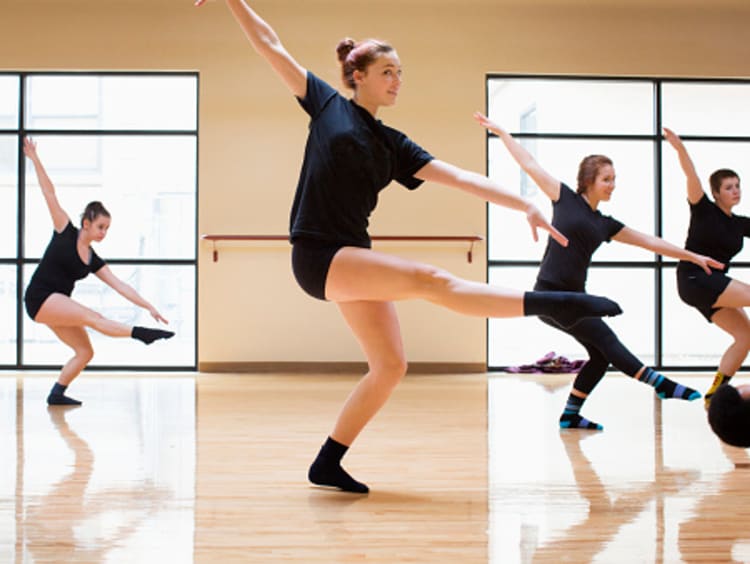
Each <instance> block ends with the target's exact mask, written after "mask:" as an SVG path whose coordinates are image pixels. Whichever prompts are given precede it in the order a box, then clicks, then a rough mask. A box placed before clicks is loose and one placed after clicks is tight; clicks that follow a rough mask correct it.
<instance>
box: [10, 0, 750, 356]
mask: <svg viewBox="0 0 750 564" xmlns="http://www.w3.org/2000/svg"><path fill="white" fill-rule="evenodd" d="M254 5H255V7H256V9H257V10H258V11H259V12H260V13H261V14H262V15H263V16H264V17H266V18H267V19H268V21H269V22H270V23H271V24H272V25H274V27H275V28H276V30H277V32H278V33H279V35H280V36H281V37H282V39H283V40H284V42H285V44H286V46H287V48H288V49H289V51H290V52H292V53H293V54H294V55H295V56H296V57H297V58H298V60H299V61H300V62H301V64H303V65H304V66H306V67H308V68H310V69H312V70H313V71H315V72H316V73H317V74H318V75H319V76H321V77H323V78H325V79H327V80H329V81H331V82H333V83H334V84H336V85H337V84H338V82H337V68H336V66H335V60H334V56H333V48H334V46H335V44H336V42H337V41H338V39H340V38H341V37H343V36H346V35H350V36H353V37H355V38H362V37H364V36H377V37H381V38H384V39H387V40H389V41H390V42H392V43H393V44H394V45H395V46H396V47H397V49H398V51H399V54H400V56H401V60H402V63H403V65H404V78H405V85H404V88H403V89H402V93H401V96H400V99H399V103H398V105H397V106H396V107H395V108H391V109H386V110H384V111H383V112H382V114H381V116H380V117H381V118H382V119H383V120H384V121H386V123H388V124H390V125H392V126H394V127H396V128H398V129H402V130H404V131H405V132H407V134H409V136H410V137H412V138H413V139H414V140H415V141H417V142H418V143H420V144H421V145H423V146H424V147H425V148H427V149H428V150H429V151H430V152H432V153H433V154H434V155H436V156H437V157H439V158H441V159H444V160H448V161H450V162H453V163H455V164H458V165H461V166H464V167H467V168H470V169H474V170H478V171H484V166H485V148H484V136H483V133H482V131H481V130H480V129H479V127H478V126H476V125H475V124H474V123H473V121H472V120H471V112H472V111H473V110H475V109H483V108H484V77H485V73H487V72H516V73H565V74H568V73H592V74H607V75H659V76H699V77H703V76H722V77H745V78H746V77H748V76H750V43H749V42H748V41H747V39H746V34H747V32H748V24H750V2H747V0H713V1H712V2H702V1H698V0H688V1H682V0H680V1H678V0H653V1H646V0H635V1H633V0H621V1H615V0H598V1H596V0H589V1H585V0H579V1H574V2H563V1H558V0H498V1H494V2H493V1H489V0H486V1H477V0H475V1H471V0H455V1H452V2H448V1H445V0H443V1H426V0H422V1H420V0H398V1H395V0H389V1H381V2H372V1H365V0H350V1H348V2H343V1H339V0H286V1H283V0H275V1H269V0H266V1H258V2H255V3H254ZM0 68H2V69H8V70H28V69H53V70H70V69H86V70H88V69H94V70H121V69H124V70H141V69H147V70H151V69H169V70H198V71H200V76H201V92H200V96H201V98H200V133H201V137H200V198H199V214H200V223H199V232H200V233H250V234H267V233H274V234H283V233H286V230H287V221H288V209H289V205H290V202H291V199H292V195H293V189H294V186H295V182H296V177H297V173H298V169H299V164H300V159H301V155H302V150H303V143H304V138H305V133H306V127H307V120H306V116H305V114H304V112H302V110H301V109H299V108H298V107H297V105H296V103H295V102H294V100H293V99H291V98H290V96H289V95H288V94H287V92H286V91H285V89H284V88H283V86H282V85H281V83H280V82H279V81H278V80H277V79H276V77H275V76H274V75H273V74H272V73H271V72H270V70H269V69H268V68H267V67H266V66H265V65H264V63H263V62H262V60H261V59H259V57H257V56H256V55H255V53H254V52H253V51H252V49H251V48H250V47H249V45H248V44H247V43H246V42H245V39H244V38H243V36H242V35H241V33H240V31H239V29H238V28H237V26H236V24H235V23H234V22H233V20H232V19H231V17H230V15H229V13H228V11H227V10H226V9H225V7H224V6H222V5H221V3H219V2H216V3H212V4H209V5H208V6H205V7H203V8H201V9H194V8H193V7H192V6H191V1H190V0H127V1H126V0H2V15H1V16H0ZM371 232H372V233H373V234H425V235H430V234H454V235H462V234H480V235H484V234H485V206H484V204H483V203H482V202H479V201H476V200H473V199H471V198H469V197H468V196H465V195H462V194H458V193H452V191H450V190H449V189H446V188H443V187H439V186H434V185H425V186H424V187H422V188H420V189H419V190H418V191H416V192H415V193H407V192H406V190H403V189H401V188H400V187H398V186H393V187H391V188H390V189H389V190H387V191H386V192H385V193H383V195H382V197H381V203H380V206H379V208H378V210H377V212H376V213H375V215H374V217H373V219H372V228H371ZM520 235H521V236H526V234H525V233H523V234H520ZM380 248H382V249H387V250H390V251H393V252H394V253H398V254H401V255H403V256H407V257H412V258H415V259H419V260H423V261H426V262H431V263H434V264H437V265H439V266H442V267H445V268H447V269H449V270H451V271H452V272H454V273H456V274H458V275H461V276H465V277H468V278H472V279H475V280H484V277H485V262H484V254H485V247H484V245H481V246H480V247H479V248H477V249H476V251H477V252H476V253H475V257H476V259H478V260H475V261H474V263H473V264H471V265H469V264H467V262H466V260H465V248H464V247H463V246H461V245H448V246H445V247H440V246H434V245H433V246H427V245H425V246H405V245H400V244H396V245H392V246H390V247H385V246H380ZM199 261H200V268H199V285H200V286H199V316H200V317H199V320H200V327H199V361H200V362H201V363H220V362H227V363H243V362H284V361H358V360H361V359H362V355H361V353H360V351H359V349H358V347H357V344H356V342H355V341H354V339H353V338H352V337H351V336H350V335H349V333H348V331H347V329H346V327H345V326H344V323H343V321H342V320H341V318H340V317H339V315H338V312H337V311H336V308H335V307H334V306H333V305H330V304H324V303H319V302H316V301H314V300H312V299H310V298H308V297H306V296H305V295H304V294H302V292H301V291H300V290H299V289H298V288H297V287H296V285H295V283H294V281H293V279H292V276H291V273H290V269H289V264H288V263H289V250H288V246H287V245H286V244H282V243H275V244H266V245H260V244H255V245H244V246H236V245H235V246H231V247H222V249H221V252H220V260H219V262H218V263H213V262H212V261H211V253H210V247H209V246H208V245H202V246H201V249H200V255H199ZM185 307H191V305H190V304H185ZM398 308H399V312H400V314H401V320H402V329H403V333H404V341H405V344H406V349H407V353H408V356H409V357H410V359H411V360H412V361H422V362H457V363H483V362H484V359H485V346H486V345H485V322H484V320H482V319H470V318H464V317H461V316H459V315H456V314H453V313H451V312H447V311H443V310H441V309H439V308H437V307H434V306H431V305H428V304H423V303H404V304H399V305H398Z"/></svg>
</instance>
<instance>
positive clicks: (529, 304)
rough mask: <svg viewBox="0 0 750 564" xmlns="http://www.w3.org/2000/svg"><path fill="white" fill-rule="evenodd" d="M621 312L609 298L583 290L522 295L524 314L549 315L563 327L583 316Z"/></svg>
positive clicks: (569, 325)
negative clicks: (591, 294) (592, 294)
mask: <svg viewBox="0 0 750 564" xmlns="http://www.w3.org/2000/svg"><path fill="white" fill-rule="evenodd" d="M621 313H622V310H621V309H620V306H619V305H617V303H616V302H613V301H612V300H610V299H609V298H602V297H600V296H590V295H589V294H586V293H584V292H526V293H524V295H523V314H524V315H543V316H546V317H551V318H552V319H554V320H555V321H556V322H557V323H559V324H560V325H562V326H563V327H571V326H573V325H575V323H576V322H577V321H580V320H581V319H582V318H584V317H605V316H607V317H609V316H613V315H620V314H621Z"/></svg>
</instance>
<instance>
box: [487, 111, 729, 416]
mask: <svg viewBox="0 0 750 564" xmlns="http://www.w3.org/2000/svg"><path fill="white" fill-rule="evenodd" d="M475 117H476V119H477V121H478V122H479V123H480V124H481V125H482V126H484V127H486V128H487V129H489V130H490V131H492V132H493V133H495V134H496V135H497V136H498V137H500V139H501V140H502V142H503V144H504V145H505V147H506V148H507V149H508V152H509V153H510V154H511V156H512V157H513V158H514V159H515V160H516V162H517V163H518V164H519V165H520V166H521V168H522V169H523V170H524V171H525V172H526V173H527V174H528V175H529V176H530V177H531V178H532V179H533V180H534V182H536V183H537V184H538V185H539V187H540V188H541V189H542V191H543V192H544V193H545V194H546V195H547V196H548V197H549V199H550V200H552V208H553V212H552V225H553V226H554V227H557V228H558V229H560V230H561V231H563V232H564V233H565V234H566V235H567V236H568V238H569V240H570V246H569V247H568V248H567V249H563V248H562V247H561V246H560V245H558V244H557V243H556V242H555V241H551V240H550V241H549V243H548V244H547V249H546V250H545V252H544V257H543V258H542V265H541V268H540V269H539V274H538V276H537V282H536V286H535V289H537V290H570V291H574V292H585V291H586V275H587V271H588V267H589V264H590V263H591V255H592V254H593V253H594V251H595V250H596V249H597V248H598V247H599V245H601V244H602V243H603V242H605V241H607V242H609V241H611V240H612V239H614V240H615V241H619V242H621V243H627V244H629V245H635V246H638V247H642V248H644V249H648V250H651V251H653V252H654V253H658V254H661V255H666V256H670V257H674V258H678V259H680V260H684V261H687V262H690V263H694V264H695V265H697V266H696V269H698V270H701V271H705V272H710V271H711V269H710V267H713V268H721V267H722V264H721V263H720V262H718V261H716V260H714V259H712V258H710V257H707V256H704V255H699V254H696V253H694V252H691V251H687V250H685V249H681V248H679V247H677V246H675V245H672V244H671V243H667V242H666V241H664V240H663V239H660V238H658V237H654V236H653V235H648V234H646V233H641V232H639V231H635V230H634V229H631V228H629V227H626V226H625V225H623V224H622V223H620V222H619V221H617V220H615V219H613V218H611V217H609V216H606V215H603V214H602V213H601V212H600V211H599V210H598V207H599V203H600V202H606V201H609V199H610V197H611V196H612V191H613V190H614V188H615V171H614V168H613V166H612V161H611V160H610V159H609V158H607V157H605V156H602V155H591V156H588V157H586V158H585V159H584V160H583V161H582V162H581V166H580V168H579V171H578V191H577V193H576V192H573V190H571V189H570V188H568V186H566V185H565V184H563V183H562V182H560V181H559V180H557V179H556V178H554V177H552V176H551V175H550V174H549V173H548V172H547V171H545V170H544V169H543V168H542V167H541V166H540V165H539V163H537V161H536V159H534V157H533V156H532V155H531V154H530V153H529V152H528V151H527V150H526V149H524V148H523V147H522V146H521V144H520V143H518V142H517V141H516V140H515V139H513V137H512V136H511V135H510V134H509V133H508V132H507V131H505V130H504V129H503V128H501V127H500V126H499V125H497V124H495V123H494V122H492V121H491V120H489V119H488V118H487V117H486V116H484V115H482V114H479V113H477V114H476V116H475ZM542 321H544V322H545V323H547V324H548V325H551V326H553V327H556V328H557V329H560V330H562V331H564V332H566V333H568V334H569V335H571V336H572V337H573V338H574V339H576V341H578V342H579V343H580V344H581V345H583V347H584V348H585V349H586V352H587V353H588V355H589V360H588V362H587V363H586V364H585V365H584V366H583V368H581V371H580V372H579V373H578V375H577V377H576V379H575V381H574V382H573V389H572V390H571V393H570V396H569V397H568V402H567V404H566V406H565V409H564V410H563V413H562V415H561V416H560V427H562V428H579V429H598V430H601V429H602V426H601V425H599V424H598V423H594V422H593V421H589V420H588V419H586V418H584V417H583V416H581V415H580V409H581V407H582V405H583V403H584V402H585V401H586V398H587V397H588V395H589V394H590V393H591V392H592V390H593V389H594V387H595V386H596V385H597V384H598V383H599V381H600V380H601V379H602V377H603V376H604V374H605V372H606V371H607V368H608V367H609V365H610V364H613V365H614V366H615V367H616V368H617V369H618V370H621V371H622V372H624V373H625V374H627V375H628V376H630V377H632V378H636V379H638V380H640V381H642V382H645V383H647V384H650V385H651V386H653V387H654V388H655V390H656V393H657V395H658V396H659V397H660V398H662V399H666V398H678V399H685V400H688V401H691V400H694V399H697V398H699V397H700V394H699V393H698V392H696V391H695V390H693V389H691V388H688V387H686V386H682V385H681V384H677V383H676V382H673V381H672V380H670V379H668V378H666V377H665V376H663V375H662V374H659V373H658V372H656V371H654V370H653V369H651V368H649V367H647V366H645V365H644V364H643V363H642V362H641V361H640V360H638V359H637V358H636V357H635V356H634V355H633V354H632V353H631V352H630V351H629V350H628V349H626V348H625V346H624V345H623V344H622V343H621V342H620V340H619V339H618V338H617V335H615V334H614V332H613V331H612V330H611V329H610V328H609V326H608V325H607V324H606V323H604V321H602V320H601V319H584V320H581V321H580V322H578V323H576V324H575V325H573V326H572V327H561V326H560V324H559V323H558V322H557V321H555V320H554V319H550V318H548V317H542Z"/></svg>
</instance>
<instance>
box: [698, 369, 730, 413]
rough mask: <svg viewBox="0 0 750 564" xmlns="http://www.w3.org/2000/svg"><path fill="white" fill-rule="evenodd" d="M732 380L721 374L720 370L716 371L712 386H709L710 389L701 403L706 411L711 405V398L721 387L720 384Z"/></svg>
mask: <svg viewBox="0 0 750 564" xmlns="http://www.w3.org/2000/svg"><path fill="white" fill-rule="evenodd" d="M731 379H732V376H727V375H726V374H722V373H721V371H720V370H717V371H716V376H714V381H713V384H711V387H710V388H709V389H708V391H707V392H706V395H705V396H703V403H704V405H705V406H706V409H708V406H709V405H710V404H711V397H712V396H713V395H714V393H716V390H717V389H718V388H719V386H721V385H722V384H727V383H728V382H729V380H731Z"/></svg>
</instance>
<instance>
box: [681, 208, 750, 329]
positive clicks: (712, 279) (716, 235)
mask: <svg viewBox="0 0 750 564" xmlns="http://www.w3.org/2000/svg"><path fill="white" fill-rule="evenodd" d="M744 237H750V218H748V217H745V216H742V215H735V214H731V215H727V214H725V213H724V212H723V211H722V210H721V208H719V206H717V205H716V204H715V203H714V202H712V201H711V200H709V198H708V196H706V194H703V197H702V198H701V199H700V200H698V202H697V203H695V204H690V226H689V227H688V235H687V240H686V241H685V248H686V249H687V250H689V251H693V252H694V253H698V254H701V255H707V256H710V257H713V258H715V259H716V260H718V261H720V262H723V263H724V264H725V265H726V268H725V269H724V270H723V271H722V270H712V271H711V274H710V275H709V274H706V273H705V271H704V270H703V269H702V268H701V267H700V266H698V265H696V264H693V263H692V262H685V261H680V262H679V264H678V265H677V290H678V291H679V293H680V298H681V299H682V301H684V302H685V303H686V304H688V305H691V306H693V307H695V308H696V309H697V310H698V311H700V312H701V313H702V314H703V316H704V317H705V318H706V319H707V320H708V321H711V317H712V316H713V314H714V313H716V312H717V311H718V308H715V307H713V304H714V303H716V300H717V299H718V297H719V295H721V293H722V292H723V291H724V290H725V289H726V287H727V286H728V285H729V283H730V282H731V281H732V279H731V278H730V277H729V276H727V275H726V274H727V272H728V270H729V266H730V261H731V260H732V259H733V258H734V257H735V255H737V253H739V252H740V251H741V250H742V245H743V242H744V241H743V238H744Z"/></svg>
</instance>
